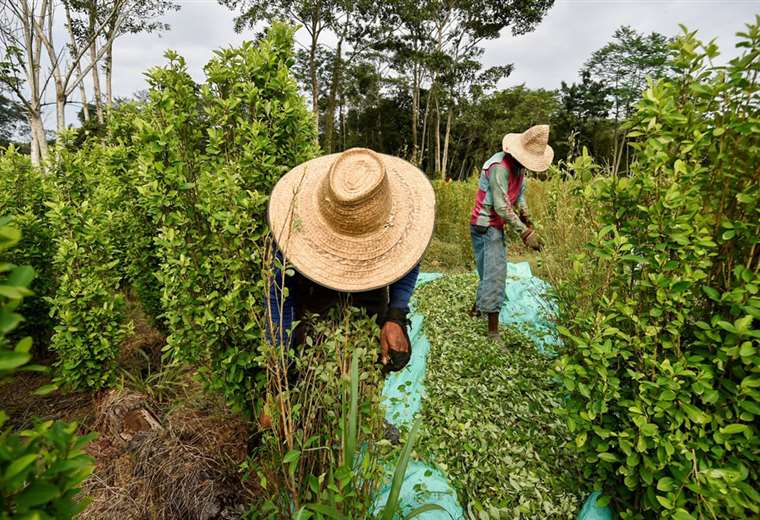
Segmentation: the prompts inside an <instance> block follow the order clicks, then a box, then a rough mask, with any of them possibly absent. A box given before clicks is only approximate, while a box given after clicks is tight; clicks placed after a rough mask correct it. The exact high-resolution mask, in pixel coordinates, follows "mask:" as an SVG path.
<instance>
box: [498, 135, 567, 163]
mask: <svg viewBox="0 0 760 520" xmlns="http://www.w3.org/2000/svg"><path fill="white" fill-rule="evenodd" d="M521 135H522V134H507V135H505V136H504V139H503V140H502V142H501V146H502V149H503V150H504V151H505V152H507V153H509V154H510V155H511V156H512V157H514V158H515V159H517V160H518V161H520V164H522V165H523V166H525V167H526V168H527V169H529V170H531V171H534V172H543V171H546V170H548V169H549V166H551V164H552V161H553V160H554V149H553V148H552V147H551V146H549V145H546V150H544V153H543V154H540V155H539V154H535V153H531V152H529V151H528V150H526V149H525V148H524V147H523V146H522V143H521V142H520V136H521Z"/></svg>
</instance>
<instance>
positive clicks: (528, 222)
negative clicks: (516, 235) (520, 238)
mask: <svg viewBox="0 0 760 520" xmlns="http://www.w3.org/2000/svg"><path fill="white" fill-rule="evenodd" d="M520 221H522V223H523V224H525V225H526V226H528V227H529V228H530V229H533V222H532V221H531V220H530V217H529V216H528V213H526V212H525V211H524V210H520Z"/></svg>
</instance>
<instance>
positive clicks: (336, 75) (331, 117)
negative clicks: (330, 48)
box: [325, 39, 343, 153]
mask: <svg viewBox="0 0 760 520" xmlns="http://www.w3.org/2000/svg"><path fill="white" fill-rule="evenodd" d="M342 47H343V40H342V39H339V40H338V47H337V49H336V51H335V63H333V73H332V84H331V85H330V98H329V99H328V100H327V112H326V113H325V151H326V152H327V153H332V152H333V129H334V127H335V108H336V105H337V97H338V85H339V84H340V82H341V74H342V72H343V65H342V63H341V61H342V57H341V56H342V55H341V52H342Z"/></svg>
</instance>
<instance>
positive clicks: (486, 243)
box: [470, 224, 507, 313]
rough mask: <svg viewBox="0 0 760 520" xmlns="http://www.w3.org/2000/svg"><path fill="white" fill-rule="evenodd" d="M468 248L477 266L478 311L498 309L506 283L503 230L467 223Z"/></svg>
mask: <svg viewBox="0 0 760 520" xmlns="http://www.w3.org/2000/svg"><path fill="white" fill-rule="evenodd" d="M470 237H471V238H472V250H473V252H474V253H475V264H476V265H477V269H478V278H480V283H478V293H477V295H476V297H475V304H476V305H477V307H478V310H479V311H480V312H486V313H488V312H499V311H500V310H501V306H502V305H503V304H504V289H505V285H506V282H507V248H506V243H505V240H504V231H503V230H501V229H498V228H495V227H492V226H488V227H487V228H484V227H482V226H475V225H474V224H471V225H470Z"/></svg>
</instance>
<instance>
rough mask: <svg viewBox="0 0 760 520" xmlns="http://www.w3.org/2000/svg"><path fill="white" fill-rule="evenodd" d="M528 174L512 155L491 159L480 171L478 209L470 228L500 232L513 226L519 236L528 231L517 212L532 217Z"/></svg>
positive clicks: (475, 208)
mask: <svg viewBox="0 0 760 520" xmlns="http://www.w3.org/2000/svg"><path fill="white" fill-rule="evenodd" d="M525 185H526V183H525V174H524V172H523V169H522V168H521V167H520V166H519V164H518V163H517V161H516V160H515V159H514V158H513V157H512V156H511V155H509V154H508V153H504V152H499V153H496V154H494V155H493V156H492V157H491V158H490V159H488V160H487V161H486V162H485V164H483V168H482V169H481V171H480V181H479V183H478V193H477V195H476V197H475V207H474V208H473V209H472V213H471V214H470V224H473V225H476V226H493V227H496V228H499V229H503V228H504V224H505V223H506V224H509V225H510V226H511V227H512V228H513V229H514V230H515V231H516V232H517V233H522V232H523V231H525V229H526V228H527V227H526V226H525V224H524V223H523V222H522V220H520V217H519V215H518V214H517V212H516V211H515V208H516V207H517V208H519V210H520V211H521V212H523V213H524V214H527V213H528V205H527V202H526V201H525Z"/></svg>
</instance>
